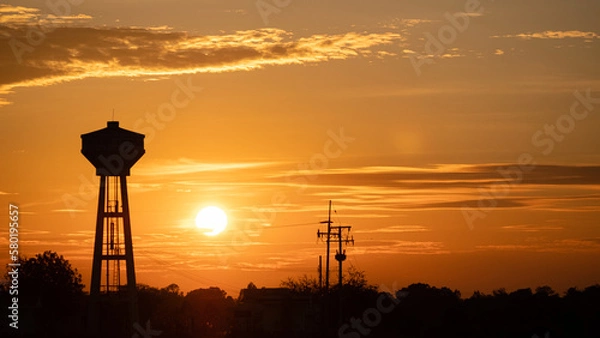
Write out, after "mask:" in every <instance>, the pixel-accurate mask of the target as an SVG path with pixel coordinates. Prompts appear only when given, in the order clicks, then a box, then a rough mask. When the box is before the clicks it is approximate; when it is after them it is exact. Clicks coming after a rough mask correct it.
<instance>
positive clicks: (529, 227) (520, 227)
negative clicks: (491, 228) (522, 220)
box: [501, 224, 564, 232]
mask: <svg viewBox="0 0 600 338" xmlns="http://www.w3.org/2000/svg"><path fill="white" fill-rule="evenodd" d="M501 228H502V229H504V230H508V231H517V232H541V231H557V230H564V227H562V226H556V225H554V226H552V225H537V224H516V225H505V226H503V227H501Z"/></svg>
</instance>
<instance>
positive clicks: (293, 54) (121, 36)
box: [0, 11, 401, 104]
mask: <svg viewBox="0 0 600 338" xmlns="http://www.w3.org/2000/svg"><path fill="white" fill-rule="evenodd" d="M35 13H37V12H31V11H29V12H27V11H25V12H23V13H22V14H19V15H21V16H22V17H20V18H17V17H15V18H13V19H6V22H4V23H3V24H0V31H2V32H3V34H2V35H3V36H4V37H0V43H5V44H7V45H9V46H10V48H3V49H2V50H1V51H0V60H1V61H0V72H1V73H2V74H3V76H2V78H1V79H0V94H8V93H10V92H12V91H13V90H15V89H16V88H19V87H34V86H48V85H53V84H58V83H62V82H68V81H75V80H80V79H85V78H107V77H131V78H135V77H138V78H142V79H145V78H149V77H150V78H155V77H160V76H170V75H178V74H195V73H207V72H208V73H215V72H225V71H250V70H255V69H260V68H263V67H265V66H275V65H292V64H306V63H319V62H326V61H330V60H345V59H349V58H354V57H382V56H385V53H384V54H381V53H378V51H377V50H376V48H377V47H380V46H383V45H388V44H392V43H393V42H395V41H396V40H399V39H401V36H400V35H399V34H397V33H357V32H347V33H341V34H316V35H311V36H307V37H295V36H294V34H293V33H291V32H288V31H285V30H282V29H274V28H264V29H255V30H246V31H236V32H234V33H229V34H222V35H205V36H198V35H191V34H188V33H187V32H181V31H172V30H171V29H170V28H169V27H159V28H160V29H157V28H156V27H155V28H132V27H129V28H115V27H113V28H93V27H80V26H70V25H66V26H58V27H53V29H52V30H50V31H48V32H46V33H43V35H40V37H39V40H38V41H36V42H35V44H31V41H29V40H28V39H27V36H28V35H27V34H28V33H27V32H28V24H27V23H25V22H24V21H27V22H29V21H31V20H33V19H31V18H28V17H27V15H29V16H31V15H34V14H35ZM78 18H79V17H78ZM79 19H83V17H81V18H79ZM8 20H10V21H8ZM3 102H4V104H6V103H7V101H6V100H4V101H3ZM0 104H2V102H0Z"/></svg>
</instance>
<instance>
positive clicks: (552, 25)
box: [0, 0, 600, 296]
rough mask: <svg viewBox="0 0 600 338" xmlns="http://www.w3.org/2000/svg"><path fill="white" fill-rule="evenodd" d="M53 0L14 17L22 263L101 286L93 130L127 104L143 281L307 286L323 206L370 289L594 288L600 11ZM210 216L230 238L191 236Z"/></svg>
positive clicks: (2, 192)
mask: <svg viewBox="0 0 600 338" xmlns="http://www.w3.org/2000/svg"><path fill="white" fill-rule="evenodd" d="M49 3H50V4H51V3H53V2H49ZM55 3H56V4H61V5H62V7H61V6H58V5H57V6H52V5H48V3H46V2H44V1H20V2H19V5H17V3H16V2H11V1H9V2H4V3H3V4H2V5H0V144H1V145H2V147H0V156H1V157H2V166H1V167H0V201H1V202H2V203H3V204H4V205H8V203H9V202H12V203H16V204H18V205H19V207H20V210H21V216H22V219H21V226H20V230H21V232H20V236H21V237H20V245H21V247H20V249H21V252H22V253H24V254H26V255H33V254H36V253H39V252H42V251H44V250H54V251H57V252H58V253H59V254H62V255H64V256H65V257H66V258H67V259H69V260H70V261H71V262H72V263H73V265H74V266H75V267H76V268H78V269H79V271H80V272H82V273H83V276H84V282H85V284H86V285H89V278H90V269H91V258H92V246H93V230H94V226H95V213H96V198H97V186H98V178H97V177H96V176H95V175H94V169H93V167H92V165H91V164H89V163H88V162H87V160H86V159H85V158H84V157H83V155H81V153H80V147H81V143H80V142H81V141H80V137H79V136H80V134H83V133H87V132H90V131H93V130H97V129H100V128H104V127H105V126H106V121H107V120H110V119H111V118H112V112H113V109H114V111H115V119H116V120H118V121H120V126H121V127H123V128H126V129H129V130H133V131H136V132H140V133H144V134H146V145H145V146H146V154H145V155H144V157H143V158H142V159H141V160H140V161H139V162H138V163H137V164H136V165H135V166H134V168H133V169H132V175H131V176H130V178H129V183H130V185H129V187H130V204H131V217H132V227H133V234H134V250H135V251H134V253H135V260H136V270H137V276H138V277H137V279H138V282H140V283H145V284H150V285H152V286H156V287H164V286H166V285H168V284H170V283H173V282H175V283H178V284H179V285H180V286H181V287H182V289H183V290H186V291H189V290H192V289H195V288H199V287H208V286H212V285H214V286H220V287H222V288H224V289H225V290H227V291H228V293H229V294H231V295H233V296H237V295H238V291H239V289H240V288H242V287H245V286H246V285H247V284H248V283H249V282H250V281H252V282H254V283H255V284H257V285H259V286H278V285H279V283H280V281H281V280H284V279H286V278H287V277H288V276H300V275H302V274H308V275H312V276H315V277H316V268H317V261H318V255H322V254H324V252H325V244H324V243H321V242H319V241H317V237H316V232H317V229H319V228H320V226H321V225H320V224H319V223H318V222H319V221H322V220H324V219H325V218H326V217H327V203H328V201H329V200H330V199H332V200H333V205H334V209H335V210H336V213H335V214H334V217H333V220H334V221H335V224H336V225H338V224H347V225H352V227H353V228H352V233H353V235H354V239H355V241H356V243H355V246H354V247H348V248H347V250H348V251H347V253H348V260H347V264H346V266H349V265H352V266H355V267H356V268H358V269H359V270H364V271H365V272H366V273H367V277H368V278H369V280H370V281H371V282H372V283H374V284H376V285H380V284H386V285H388V286H390V285H393V284H394V283H396V284H397V286H398V287H401V286H405V285H407V284H410V283H415V282H424V283H429V284H432V285H436V286H448V287H450V288H456V289H460V290H461V291H463V295H465V296H470V294H471V293H472V291H473V290H475V289H479V290H482V291H485V292H489V291H491V290H492V289H496V288H500V287H505V288H507V289H509V290H510V289H515V288H520V287H536V286H539V285H544V284H548V285H550V286H552V287H554V288H555V289H557V290H560V291H563V290H564V289H565V288H567V287H570V286H579V287H583V286H587V285H590V284H593V283H598V282H599V280H600V271H599V270H598V269H597V267H596V265H597V263H596V262H597V261H598V258H600V229H598V225H599V224H598V220H599V219H600V208H599V206H600V138H598V130H599V128H600V116H599V112H600V69H599V68H598V63H597V60H599V59H600V46H599V42H600V24H599V23H598V20H597V13H599V12H600V3H598V2H597V1H593V0H584V1H579V2H577V4H572V3H566V2H562V1H556V0H552V1H528V2H527V3H522V2H520V1H503V2H497V1H496V2H493V1H481V2H478V1H474V0H469V1H433V0H429V1H416V0H415V1H380V2H378V3H377V4H372V3H366V2H364V1H358V0H352V1H328V2H326V3H322V4H321V3H314V2H310V3H306V2H302V1H293V0H292V1H268V0H265V1H259V2H253V1H237V0H234V1H227V2H221V1H191V0H189V1H168V2H167V1H128V2H124V3H123V2H120V1H114V2H105V1H103V2H100V1H91V0H90V1H71V2H68V1H67V0H64V1H62V2H61V1H56V2H55ZM257 3H258V5H259V6H258V7H257ZM269 6H270V7H269ZM206 205H217V206H220V207H221V208H223V209H224V210H225V211H226V212H227V214H228V216H229V221H230V224H229V227H228V229H227V230H226V231H225V232H224V233H222V234H220V235H218V236H215V237H207V236H205V235H203V234H202V231H199V230H198V229H196V228H195V227H194V224H193V221H194V217H195V214H196V212H197V211H198V210H199V209H200V208H201V207H203V206H206ZM321 229H323V228H322V227H321ZM7 230H8V227H5V228H2V229H0V246H4V247H5V248H7V249H6V250H2V252H4V253H3V254H1V255H0V262H2V263H5V262H6V261H7V259H8V255H7V251H8V237H7ZM332 262H334V261H333V260H332ZM332 271H336V270H335V265H332ZM332 281H335V277H332Z"/></svg>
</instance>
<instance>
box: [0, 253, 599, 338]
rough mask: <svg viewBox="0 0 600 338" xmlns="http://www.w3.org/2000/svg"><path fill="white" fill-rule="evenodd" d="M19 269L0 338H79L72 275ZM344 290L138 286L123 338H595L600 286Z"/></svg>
mask: <svg viewBox="0 0 600 338" xmlns="http://www.w3.org/2000/svg"><path fill="white" fill-rule="evenodd" d="M21 263H22V265H21V267H20V269H21V270H20V271H19V272H20V274H19V286H18V287H19V294H18V297H19V298H18V313H19V316H18V317H19V322H18V327H19V328H18V329H15V328H13V327H11V326H9V324H10V323H11V322H12V320H11V318H10V317H9V315H10V311H11V310H10V309H7V308H8V307H11V306H12V304H13V303H12V298H13V295H11V294H10V290H11V289H10V284H9V281H10V279H9V276H8V275H5V279H4V281H3V284H2V285H3V287H2V288H1V290H0V302H1V304H2V308H3V309H4V310H3V312H4V314H3V315H2V316H1V317H0V318H1V319H0V325H1V329H0V336H1V337H13V336H14V337H87V335H86V322H87V321H86V319H87V318H86V316H87V310H86V309H87V306H88V300H89V299H88V295H87V294H85V293H84V292H83V291H82V290H83V284H82V283H81V276H80V275H79V274H78V273H77V270H73V269H72V268H71V266H70V264H68V261H66V260H64V258H63V257H62V256H58V255H57V254H55V253H52V252H45V253H44V254H40V255H36V257H34V258H30V259H25V258H23V259H22V260H21ZM345 281H346V283H345V284H344V285H343V286H342V287H341V288H340V287H337V286H336V287H333V288H331V289H330V290H329V292H324V291H323V289H322V288H320V287H319V286H318V283H317V281H316V280H314V279H311V278H308V277H306V276H304V277H301V278H299V279H289V280H287V281H284V282H282V285H281V287H280V288H258V287H256V286H255V285H254V284H253V283H250V284H249V285H248V287H247V288H246V289H243V290H241V291H240V294H239V296H238V298H237V299H234V298H232V297H231V296H228V295H227V294H226V293H225V291H223V290H221V289H220V288H218V287H211V288H205V289H202V288H201V289H196V290H193V291H190V292H188V293H186V294H184V293H183V292H181V291H180V290H179V287H178V286H177V285H176V284H171V285H169V286H167V287H164V288H160V289H159V288H155V287H150V286H147V285H138V304H139V312H140V318H141V319H142V322H141V323H138V325H137V326H136V328H134V329H133V334H127V335H126V336H124V337H127V338H129V337H132V336H133V337H162V338H171V337H173V338H174V337H177V338H187V337H230V338H254V337H257V338H258V337H261V338H267V337H286V338H287V337H340V338H361V337H370V338H373V337H375V338H377V337H385V338H388V337H397V338H403V337H432V338H433V337H435V338H438V337H461V338H468V337H492V338H493V337H511V338H519V337H523V338H531V337H539V338H543V337H552V338H555V337H577V338H585V337H590V338H591V337H600V285H593V286H589V287H587V288H585V289H583V290H579V289H575V288H571V289H569V290H568V291H567V292H566V293H564V294H563V295H558V294H556V293H555V292H554V291H553V290H552V289H551V288H550V287H548V286H543V287H538V288H536V289H535V291H532V290H531V289H521V290H516V291H512V292H507V291H505V290H504V289H500V290H496V291H493V293H492V294H482V293H480V292H475V293H474V294H473V295H472V296H471V297H469V298H466V299H463V298H461V295H460V293H459V292H458V291H456V290H454V291H452V290H451V289H449V288H447V287H442V288H436V287H432V286H429V285H427V284H420V283H419V284H411V285H409V286H407V287H403V288H401V289H399V290H389V289H386V287H385V286H381V287H380V288H377V287H375V286H372V285H369V284H368V283H367V280H366V278H365V276H364V273H362V272H359V271H355V270H350V271H349V273H348V275H347V276H346V279H345ZM390 287H391V286H390ZM13 293H14V292H13ZM104 325H107V326H110V325H111V323H104Z"/></svg>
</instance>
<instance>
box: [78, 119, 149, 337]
mask: <svg viewBox="0 0 600 338" xmlns="http://www.w3.org/2000/svg"><path fill="white" fill-rule="evenodd" d="M81 141H82V148H81V153H82V154H83V155H84V156H85V158H87V159H88V160H89V161H90V162H91V163H92V164H93V165H94V167H96V175H97V176H100V190H99V194H98V212H97V216H96V235H95V240H94V258H93V263H92V281H91V286H90V298H91V299H90V301H91V310H90V323H89V325H90V326H91V330H92V331H93V332H95V333H96V334H98V335H100V336H101V335H104V336H106V334H109V333H110V334H116V333H117V332H120V333H126V332H131V330H133V324H134V323H136V322H138V308H137V290H136V281H135V268H134V263H133V243H132V239H131V220H130V217H129V201H128V197H127V196H128V195H127V179H126V177H127V176H129V174H130V169H131V167H132V166H133V165H134V164H135V163H136V162H137V161H138V160H139V159H140V158H141V157H142V155H144V152H145V151H144V135H143V134H139V133H135V132H132V131H129V130H126V129H123V128H120V127H119V122H118V121H109V122H108V123H107V127H106V128H104V129H100V130H96V131H94V132H91V133H88V134H83V135H81ZM107 322H110V324H108V325H107ZM117 322H118V323H117ZM109 327H112V328H113V330H112V331H110V332H109V331H108V328H109Z"/></svg>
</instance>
